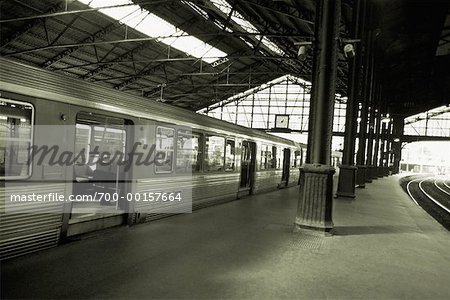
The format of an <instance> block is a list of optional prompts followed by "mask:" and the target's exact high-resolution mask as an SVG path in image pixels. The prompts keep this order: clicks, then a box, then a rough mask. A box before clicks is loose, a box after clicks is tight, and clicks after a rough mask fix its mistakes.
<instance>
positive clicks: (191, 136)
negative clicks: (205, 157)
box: [176, 130, 202, 173]
mask: <svg viewBox="0 0 450 300" xmlns="http://www.w3.org/2000/svg"><path fill="white" fill-rule="evenodd" d="M201 145H202V139H201V135H200V134H197V133H193V132H191V131H187V130H178V135H177V169H176V171H177V173H190V172H200V169H201V160H200V157H201Z"/></svg>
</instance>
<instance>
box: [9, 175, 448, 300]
mask: <svg viewBox="0 0 450 300" xmlns="http://www.w3.org/2000/svg"><path fill="white" fill-rule="evenodd" d="M297 193H298V190H297V188H296V187H295V188H290V189H284V190H280V191H276V192H272V193H268V194H264V195H258V196H255V197H251V198H245V199H242V200H239V201H235V202H231V203H227V204H223V205H219V206H215V207H211V208H207V209H203V210H200V211H196V212H194V213H192V214H189V215H179V216H175V217H171V218H167V219H163V220H159V221H156V222H152V223H149V224H144V225H138V226H135V227H133V228H126V227H122V228H118V229H112V230H108V231H103V232H99V233H97V234H96V235H94V236H91V237H90V238H86V239H84V240H81V241H77V242H73V243H71V244H66V245H64V246H61V247H58V248H55V249H51V250H48V251H43V252H40V253H37V254H32V255H28V256H26V257H21V258H17V259H12V260H9V261H6V262H3V263H2V265H1V267H2V268H1V275H2V277H1V283H2V286H1V288H2V292H1V296H2V298H96V299H97V298H133V299H136V298H258V299H268V298H301V299H324V298H332V299H335V298H345V299H349V298H365V299H367V298H369V299H372V298H377V299H386V298H408V299H410V298H417V299H424V298H425V299H449V298H450V233H449V232H448V231H446V230H445V229H444V228H443V227H441V225H440V224H438V223H437V222H436V221H434V219H432V218H431V217H430V216H428V215H427V214H426V213H425V212H424V211H423V210H422V209H421V208H419V207H417V206H416V205H415V204H414V203H413V202H412V201H411V200H410V199H409V198H408V196H407V195H406V194H405V193H404V192H403V191H402V190H401V188H400V187H399V185H398V177H395V176H394V177H390V178H382V179H378V180H376V181H374V182H373V183H371V184H368V185H367V186H366V189H363V190H358V191H357V198H356V199H355V200H348V199H336V200H335V204H334V223H335V235H334V236H332V237H317V236H308V235H304V234H294V233H292V232H291V229H292V223H293V220H294V216H295V213H296V205H297Z"/></svg>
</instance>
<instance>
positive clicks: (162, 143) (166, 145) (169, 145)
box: [155, 127, 175, 173]
mask: <svg viewBox="0 0 450 300" xmlns="http://www.w3.org/2000/svg"><path fill="white" fill-rule="evenodd" d="M174 135H175V130H174V129H172V128H166V127H158V128H157V129H156V154H155V172H156V173H171V172H172V167H173V148H174V142H175V139H174Z"/></svg>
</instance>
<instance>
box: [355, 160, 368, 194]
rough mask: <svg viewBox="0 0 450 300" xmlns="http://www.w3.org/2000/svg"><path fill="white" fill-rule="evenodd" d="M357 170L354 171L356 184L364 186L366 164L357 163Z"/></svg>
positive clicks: (360, 186) (359, 186)
mask: <svg viewBox="0 0 450 300" xmlns="http://www.w3.org/2000/svg"><path fill="white" fill-rule="evenodd" d="M356 167H357V168H358V170H357V171H356V186H357V187H358V188H361V189H363V188H365V187H366V176H367V166H364V165H357V166H356Z"/></svg>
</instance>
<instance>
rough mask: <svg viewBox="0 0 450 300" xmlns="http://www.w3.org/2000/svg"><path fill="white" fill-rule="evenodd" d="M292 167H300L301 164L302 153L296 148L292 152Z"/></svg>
mask: <svg viewBox="0 0 450 300" xmlns="http://www.w3.org/2000/svg"><path fill="white" fill-rule="evenodd" d="M294 156H295V157H294V168H300V166H301V165H302V153H301V151H299V150H297V151H295V152H294Z"/></svg>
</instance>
